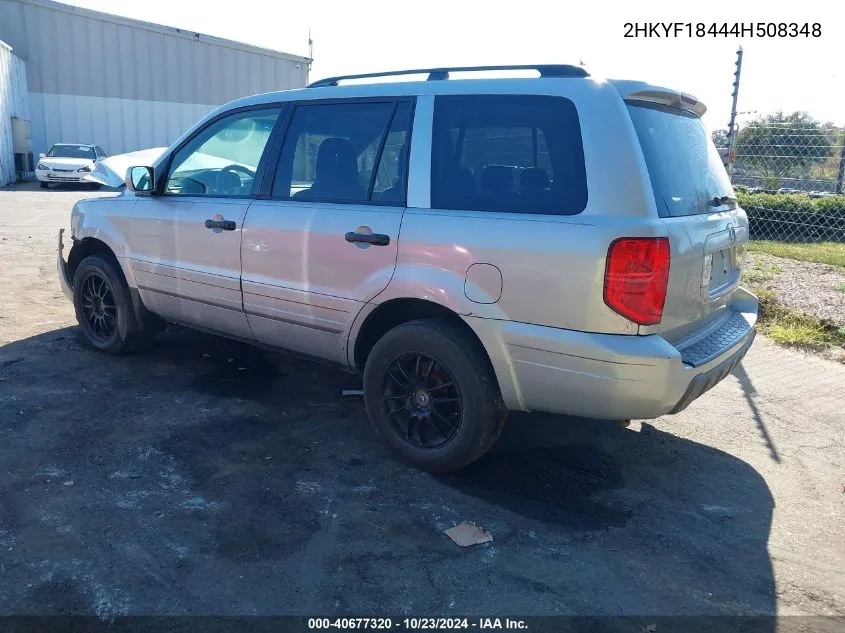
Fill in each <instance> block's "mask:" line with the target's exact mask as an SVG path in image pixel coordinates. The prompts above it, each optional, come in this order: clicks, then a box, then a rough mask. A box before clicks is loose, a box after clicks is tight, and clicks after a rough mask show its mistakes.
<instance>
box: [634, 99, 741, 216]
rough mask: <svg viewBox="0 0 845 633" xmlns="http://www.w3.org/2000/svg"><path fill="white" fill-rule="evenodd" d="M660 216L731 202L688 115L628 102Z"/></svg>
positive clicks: (706, 138)
mask: <svg viewBox="0 0 845 633" xmlns="http://www.w3.org/2000/svg"><path fill="white" fill-rule="evenodd" d="M628 112H629V113H630V115H631V120H632V121H633V122H634V128H635V129H636V131H637V137H638V138H639V140H640V147H642V150H643V156H644V157H645V162H646V166H647V167H648V173H649V176H650V177H651V186H652V189H653V190H654V200H655V203H656V204H657V210H658V213H659V214H660V216H661V217H673V216H684V215H696V214H700V213H711V212H713V211H714V210H715V207H719V206H720V205H718V204H717V205H714V204H713V202H712V201H713V199H714V198H722V197H723V196H728V197H733V195H734V194H733V188H732V187H731V183H730V180H729V179H728V174H727V173H726V172H725V167H724V165H723V164H722V158H721V157H720V156H719V152H718V151H716V146H715V145H713V141H711V140H710V134H708V133H707V130H706V129H705V127H704V125H703V124H702V122H701V119H699V118H698V117H697V116H695V115H694V114H690V113H688V112H685V111H683V110H679V109H677V108H671V107H668V106H662V105H658V104H639V103H635V102H629V103H628Z"/></svg>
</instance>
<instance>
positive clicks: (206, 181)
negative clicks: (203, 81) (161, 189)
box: [165, 108, 279, 196]
mask: <svg viewBox="0 0 845 633" xmlns="http://www.w3.org/2000/svg"><path fill="white" fill-rule="evenodd" d="M278 118H279V108H268V109H261V110H249V111H246V112H239V113H236V114H232V115H230V116H227V117H224V118H222V119H220V120H218V121H216V122H214V123H212V124H211V125H209V126H208V127H206V128H205V129H204V130H203V131H202V132H200V133H199V134H198V135H197V136H195V137H194V138H193V139H191V140H190V141H189V142H188V144H187V145H185V146H184V147H183V148H182V149H180V150H179V151H178V152H176V155H175V156H174V157H173V161H172V162H171V166H170V174H169V176H168V178H167V184H166V185H165V192H167V193H169V194H181V195H207V196H243V195H249V194H250V193H252V192H253V188H254V185H255V184H256V183H255V176H256V172H257V171H258V163H259V162H260V161H261V156H262V154H263V153H264V148H265V146H266V145H267V141H268V139H269V138H270V133H271V132H272V131H273V126H274V125H275V123H276V119H278Z"/></svg>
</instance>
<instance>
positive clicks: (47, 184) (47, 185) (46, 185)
mask: <svg viewBox="0 0 845 633" xmlns="http://www.w3.org/2000/svg"><path fill="white" fill-rule="evenodd" d="M38 184H39V186H40V187H41V188H42V189H49V188H50V183H48V182H44V181H43V180H41V181H39V183H38Z"/></svg>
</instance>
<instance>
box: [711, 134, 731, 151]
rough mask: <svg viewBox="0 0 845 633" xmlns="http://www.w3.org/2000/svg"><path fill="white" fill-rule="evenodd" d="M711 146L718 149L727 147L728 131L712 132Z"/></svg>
mask: <svg viewBox="0 0 845 633" xmlns="http://www.w3.org/2000/svg"><path fill="white" fill-rule="evenodd" d="M713 145H715V146H716V147H718V148H719V149H722V148H725V147H727V146H728V131H727V130H713Z"/></svg>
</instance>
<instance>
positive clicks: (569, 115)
mask: <svg viewBox="0 0 845 633" xmlns="http://www.w3.org/2000/svg"><path fill="white" fill-rule="evenodd" d="M431 206H432V208H436V209H463V210H471V211H498V212H510V213H540V214H547V215H549V214H553V215H574V214H576V213H580V212H581V211H583V210H584V208H585V207H586V206H587V177H586V170H585V166H584V149H583V145H582V142H581V127H580V123H579V121H578V113H577V112H576V110H575V104H573V103H572V101H570V100H569V99H566V98H563V97H553V96H540V95H447V96H439V97H437V98H436V100H435V106H434V138H433V139H432V172H431Z"/></svg>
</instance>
